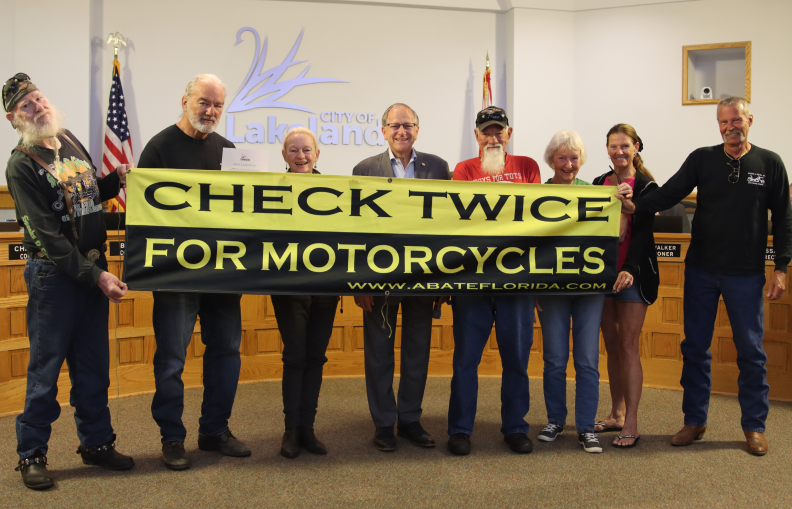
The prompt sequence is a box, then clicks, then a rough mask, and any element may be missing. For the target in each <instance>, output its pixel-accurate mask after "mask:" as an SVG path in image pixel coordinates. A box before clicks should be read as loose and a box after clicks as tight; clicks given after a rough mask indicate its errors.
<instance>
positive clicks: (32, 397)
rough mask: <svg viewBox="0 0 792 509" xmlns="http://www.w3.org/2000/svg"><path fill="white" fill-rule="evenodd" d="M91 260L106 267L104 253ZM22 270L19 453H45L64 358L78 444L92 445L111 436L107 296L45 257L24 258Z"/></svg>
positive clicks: (56, 411)
mask: <svg viewBox="0 0 792 509" xmlns="http://www.w3.org/2000/svg"><path fill="white" fill-rule="evenodd" d="M96 265H97V266H99V267H100V268H102V269H105V270H106V269H107V261H106V260H105V257H104V256H102V257H101V258H100V259H99V260H97V261H96ZM24 275H25V285H26V286H27V291H28V305H27V327H28V339H29V340H30V364H28V372H27V392H26V395H25V410H24V412H23V413H22V414H20V415H18V416H17V419H16V432H17V453H18V454H19V457H20V458H23V459H24V458H27V457H29V456H32V455H33V454H34V453H35V452H36V450H39V451H41V452H42V453H44V454H46V453H47V442H48V441H49V438H50V433H51V432H52V426H51V425H52V423H53V422H55V421H56V420H57V419H58V417H59V416H60V411H61V407H60V404H58V401H57V399H56V397H57V395H58V376H59V375H60V369H61V366H62V365H63V361H64V359H65V360H66V363H67V365H68V367H69V378H70V379H71V385H72V388H71V395H70V400H69V403H70V404H71V406H73V407H74V421H75V422H76V423H77V436H78V437H79V438H80V444H81V445H83V446H84V447H95V446H99V445H103V444H105V443H107V442H109V441H111V440H113V436H114V435H113V427H112V425H111V424H110V409H109V408H107V389H108V387H109V386H110V376H109V373H110V350H109V340H108V334H107V316H108V311H109V307H108V300H107V297H105V295H104V294H103V293H102V291H101V290H100V289H99V287H97V286H93V287H88V286H84V285H83V284H81V283H79V282H77V280H75V279H72V278H71V277H69V276H67V275H66V274H65V273H64V272H61V270H60V269H58V268H57V267H56V266H55V264H53V263H52V262H50V261H49V260H46V259H41V258H33V259H29V260H28V261H27V264H26V265H25V271H24Z"/></svg>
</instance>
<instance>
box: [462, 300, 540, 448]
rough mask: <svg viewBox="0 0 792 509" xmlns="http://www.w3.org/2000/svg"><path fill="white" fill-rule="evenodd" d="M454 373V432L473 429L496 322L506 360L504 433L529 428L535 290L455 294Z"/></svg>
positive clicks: (499, 343) (502, 356)
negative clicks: (481, 377) (480, 373)
mask: <svg viewBox="0 0 792 509" xmlns="http://www.w3.org/2000/svg"><path fill="white" fill-rule="evenodd" d="M453 309H454V343H455V344H454V376H453V378H451V401H450V402H449V404H448V434H449V435H453V434H454V433H464V434H466V435H472V434H473V422H474V421H475V419H476V403H477V400H478V366H479V363H481V354H482V353H483V352H484V347H485V346H486V345H487V341H488V340H489V336H490V332H491V331H492V324H493V322H494V323H495V333H496V335H497V341H498V353H499V354H500V358H501V364H502V365H503V375H502V379H501V422H502V424H501V433H503V434H504V435H511V434H512V433H528V423H527V422H526V421H525V415H526V414H527V413H528V409H529V405H530V394H529V393H528V355H529V354H530V353H531V345H532V344H533V323H534V296H533V295H518V296H504V297H491V296H471V295H465V296H461V297H454V299H453Z"/></svg>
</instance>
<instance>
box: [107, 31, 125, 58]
mask: <svg viewBox="0 0 792 509" xmlns="http://www.w3.org/2000/svg"><path fill="white" fill-rule="evenodd" d="M110 43H112V44H113V49H114V53H113V57H114V58H115V59H116V60H118V45H119V44H123V45H124V46H126V45H127V43H126V37H124V36H123V35H121V32H115V33H111V34H110V35H108V36H107V44H110Z"/></svg>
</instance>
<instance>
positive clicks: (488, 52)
mask: <svg viewBox="0 0 792 509" xmlns="http://www.w3.org/2000/svg"><path fill="white" fill-rule="evenodd" d="M489 68H490V66H489V51H488V52H487V69H489Z"/></svg>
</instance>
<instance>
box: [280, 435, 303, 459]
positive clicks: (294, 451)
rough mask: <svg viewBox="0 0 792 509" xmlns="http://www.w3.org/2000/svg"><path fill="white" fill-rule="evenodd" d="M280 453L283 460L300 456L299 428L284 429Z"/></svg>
mask: <svg viewBox="0 0 792 509" xmlns="http://www.w3.org/2000/svg"><path fill="white" fill-rule="evenodd" d="M280 453H281V456H283V457H284V458H296V457H297V456H299V455H300V428H286V433H284V434H283V439H282V440H281V450H280Z"/></svg>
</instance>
